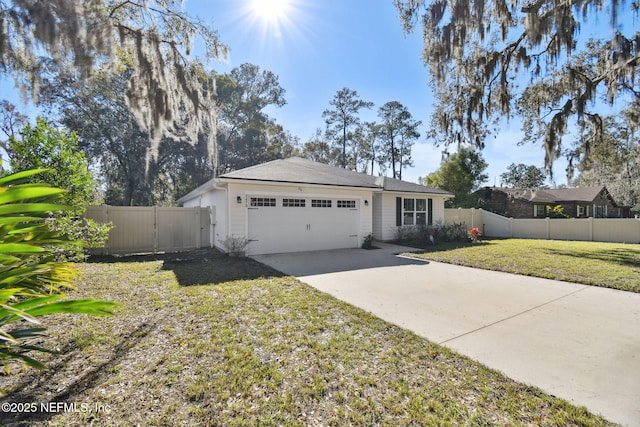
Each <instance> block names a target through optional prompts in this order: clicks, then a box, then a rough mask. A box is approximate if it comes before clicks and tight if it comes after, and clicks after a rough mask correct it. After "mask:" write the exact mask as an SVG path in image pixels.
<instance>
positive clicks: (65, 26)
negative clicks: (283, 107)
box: [0, 0, 227, 161]
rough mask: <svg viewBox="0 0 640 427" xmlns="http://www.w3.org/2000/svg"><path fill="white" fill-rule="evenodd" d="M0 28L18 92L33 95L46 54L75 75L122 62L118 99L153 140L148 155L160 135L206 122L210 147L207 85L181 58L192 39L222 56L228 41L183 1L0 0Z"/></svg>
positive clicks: (5, 67) (2, 66) (2, 63)
mask: <svg viewBox="0 0 640 427" xmlns="http://www.w3.org/2000/svg"><path fill="white" fill-rule="evenodd" d="M0 28H1V29H2V30H0V70H2V71H1V72H2V73H3V74H5V75H8V76H11V77H12V78H13V79H14V80H15V81H16V83H18V84H19V85H20V86H21V87H22V88H23V89H24V90H25V91H27V92H31V93H32V94H37V92H38V89H39V87H40V85H41V83H42V81H43V80H44V78H45V74H44V72H43V64H44V63H46V62H49V61H53V62H54V63H62V62H66V61H69V62H70V63H71V64H73V67H74V69H75V70H76V72H77V73H76V76H77V78H78V79H81V80H87V79H89V78H90V77H91V76H92V75H93V74H94V72H95V71H96V70H97V69H100V70H102V71H103V72H105V73H117V72H119V71H120V68H121V66H122V65H123V64H124V65H128V66H130V68H131V70H132V73H131V74H130V76H129V84H128V86H127V89H126V91H125V92H124V94H125V99H126V103H127V105H128V106H129V108H130V109H131V111H132V113H133V114H134V116H135V118H136V120H137V123H138V125H139V126H140V128H141V129H142V130H143V131H144V132H145V133H147V134H148V135H149V138H150V140H151V142H152V143H151V145H150V147H149V151H148V155H149V157H150V158H151V157H155V156H156V155H157V151H158V148H159V144H160V141H161V140H162V139H163V138H165V137H167V136H173V137H181V138H184V139H185V140H186V141H187V142H191V143H196V141H198V134H199V133H201V132H203V130H205V129H206V130H207V131H209V133H208V135H210V137H209V139H208V140H207V151H208V152H209V153H210V155H211V154H212V153H214V149H213V147H214V145H215V110H214V108H213V104H212V102H211V95H212V92H211V91H210V90H209V91H204V90H202V84H201V77H202V76H201V75H200V73H199V72H198V67H194V63H192V62H190V61H189V60H188V57H189V55H190V52H191V48H192V46H193V44H194V41H195V40H196V39H199V40H201V41H202V46H204V49H205V56H206V57H207V58H218V57H221V56H225V55H226V51H227V48H226V46H224V45H223V44H222V43H220V41H219V39H218V34H217V33H216V32H215V31H213V30H211V29H210V28H209V27H207V26H206V25H204V24H203V23H201V22H199V21H198V20H196V19H193V18H191V17H189V16H188V15H186V14H185V13H184V10H183V9H182V1H180V0H139V1H123V2H112V1H107V0H88V1H87V0H48V1H35V2H34V1H20V2H18V1H10V0H0ZM209 86H210V87H213V85H209ZM184 118H188V119H189V120H183V119H184ZM177 122H182V123H181V129H180V132H179V133H178V134H176V133H175V132H174V131H175V126H174V125H175V124H176V123H177ZM208 160H209V161H210V158H209V159H208Z"/></svg>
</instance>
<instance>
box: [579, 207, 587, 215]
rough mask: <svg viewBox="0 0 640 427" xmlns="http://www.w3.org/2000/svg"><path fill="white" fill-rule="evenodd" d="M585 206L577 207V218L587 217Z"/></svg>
mask: <svg viewBox="0 0 640 427" xmlns="http://www.w3.org/2000/svg"><path fill="white" fill-rule="evenodd" d="M585 208H586V206H583V205H578V216H587V212H586V211H587V210H586V209H585Z"/></svg>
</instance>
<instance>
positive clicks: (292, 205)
mask: <svg viewBox="0 0 640 427" xmlns="http://www.w3.org/2000/svg"><path fill="white" fill-rule="evenodd" d="M248 209H249V215H248V221H249V240H250V243H249V249H248V250H249V253H250V254H266V253H281V252H300V251H311V250H321V249H338V248H355V247H358V245H359V241H358V240H359V239H358V227H359V200H356V199H349V198H344V199H338V198H293V197H269V196H266V197H263V196H260V197H249V206H248Z"/></svg>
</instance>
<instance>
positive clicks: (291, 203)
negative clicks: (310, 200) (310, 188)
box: [282, 199, 306, 208]
mask: <svg viewBox="0 0 640 427" xmlns="http://www.w3.org/2000/svg"><path fill="white" fill-rule="evenodd" d="M305 204H306V200H305V199H282V206H283V207H285V208H304V207H305Z"/></svg>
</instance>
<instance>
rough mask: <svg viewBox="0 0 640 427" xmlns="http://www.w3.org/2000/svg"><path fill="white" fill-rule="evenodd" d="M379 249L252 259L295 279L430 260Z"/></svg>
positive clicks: (399, 250)
mask: <svg viewBox="0 0 640 427" xmlns="http://www.w3.org/2000/svg"><path fill="white" fill-rule="evenodd" d="M376 246H378V249H371V250H366V249H335V250H331V251H312V252H295V253H285V254H269V255H254V256H252V257H251V258H253V259H255V260H256V261H258V262H261V263H263V264H266V265H268V266H269V267H271V268H274V269H276V270H278V271H281V272H283V273H285V274H288V275H290V276H295V277H305V276H314V275H317V274H326V273H338V272H343V271H353V270H365V269H369V268H376V267H395V266H402V265H425V264H428V263H429V262H428V261H426V260H420V259H413V258H407V257H402V256H398V254H400V253H405V252H412V251H415V250H416V249H414V248H409V247H406V246H398V245H391V244H387V243H378V242H376Z"/></svg>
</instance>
